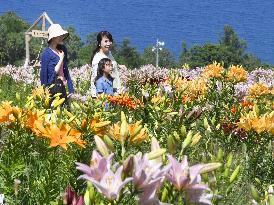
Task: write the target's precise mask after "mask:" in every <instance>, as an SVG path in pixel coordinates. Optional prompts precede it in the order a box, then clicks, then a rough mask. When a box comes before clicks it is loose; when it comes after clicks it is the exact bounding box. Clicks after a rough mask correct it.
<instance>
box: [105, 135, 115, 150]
mask: <svg viewBox="0 0 274 205" xmlns="http://www.w3.org/2000/svg"><path fill="white" fill-rule="evenodd" d="M104 142H105V143H106V145H107V147H108V148H109V149H110V150H111V151H112V152H114V151H115V147H114V145H113V142H112V140H111V139H110V138H109V137H108V136H107V135H104Z"/></svg>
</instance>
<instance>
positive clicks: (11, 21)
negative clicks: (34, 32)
mask: <svg viewBox="0 0 274 205" xmlns="http://www.w3.org/2000/svg"><path fill="white" fill-rule="evenodd" d="M28 27H29V25H28V24H27V23H26V22H24V21H23V20H22V19H21V18H20V17H18V16H17V15H16V14H15V13H13V12H7V13H5V14H4V15H2V16H0V45H1V46H0V65H7V64H13V65H14V64H15V65H19V64H22V63H23V59H24V58H25V43H24V39H25V38H24V32H25V31H26V30H27V29H28Z"/></svg>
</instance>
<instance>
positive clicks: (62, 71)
mask: <svg viewBox="0 0 274 205" xmlns="http://www.w3.org/2000/svg"><path fill="white" fill-rule="evenodd" d="M50 49H51V48H50ZM51 50H52V51H53V52H54V53H55V54H56V55H58V53H57V52H56V51H55V50H53V49H51ZM58 57H59V55H58ZM57 75H58V77H59V78H60V79H61V80H62V81H63V83H64V85H66V84H67V80H66V78H65V74H64V62H62V64H61V68H60V69H59V72H58V73H57Z"/></svg>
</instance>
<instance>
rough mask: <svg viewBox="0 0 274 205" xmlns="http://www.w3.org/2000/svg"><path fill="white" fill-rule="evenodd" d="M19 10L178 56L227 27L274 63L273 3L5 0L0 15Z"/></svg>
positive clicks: (231, 0) (246, 0) (233, 0)
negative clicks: (160, 43) (159, 43)
mask: <svg viewBox="0 0 274 205" xmlns="http://www.w3.org/2000/svg"><path fill="white" fill-rule="evenodd" d="M6 11H15V12H16V13H18V15H19V16H21V17H22V18H23V19H25V20H26V21H27V22H29V23H30V24H31V23H33V22H34V21H35V20H36V18H38V17H39V16H40V15H41V13H42V12H43V11H46V12H47V13H48V15H49V16H50V18H51V19H52V20H53V21H54V22H56V23H60V24H61V25H62V26H64V27H67V26H74V27H75V28H76V32H77V33H78V34H79V35H80V36H81V38H82V39H85V37H86V35H88V34H89V33H91V32H98V31H100V30H108V31H110V32H111V33H112V35H113V37H114V39H115V40H116V41H117V42H121V41H122V40H123V39H124V38H129V39H130V40H131V43H132V45H133V46H135V47H136V48H137V49H138V50H139V51H140V52H142V51H143V49H144V48H145V47H147V46H148V45H153V44H155V42H156V39H157V38H159V40H160V41H164V42H165V47H166V48H168V49H169V50H170V51H171V52H172V53H173V54H174V55H175V56H176V57H178V56H179V54H180V52H181V44H182V42H183V41H185V42H186V43H187V45H188V47H191V46H193V45H197V44H198V45H201V44H204V43H207V42H210V43H216V42H218V38H219V36H220V34H221V33H222V31H223V27H224V25H225V24H229V25H231V26H232V27H233V28H234V30H235V31H236V32H237V34H238V35H239V37H240V38H242V39H244V40H246V41H247V43H248V52H251V53H253V54H254V55H256V56H258V57H259V58H260V59H261V60H262V61H263V62H267V63H271V64H274V1H273V0H264V1H262V0H261V1H259V0H219V1H217V0H204V1H203V0H104V1H102V0H71V1H69V0H66V1H65V0H55V1H46V0H20V1H19V0H0V14H3V13H4V12H6Z"/></svg>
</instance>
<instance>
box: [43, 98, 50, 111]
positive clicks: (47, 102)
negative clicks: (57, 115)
mask: <svg viewBox="0 0 274 205" xmlns="http://www.w3.org/2000/svg"><path fill="white" fill-rule="evenodd" d="M44 105H45V108H48V107H49V97H46V98H45V103H44Z"/></svg>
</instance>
